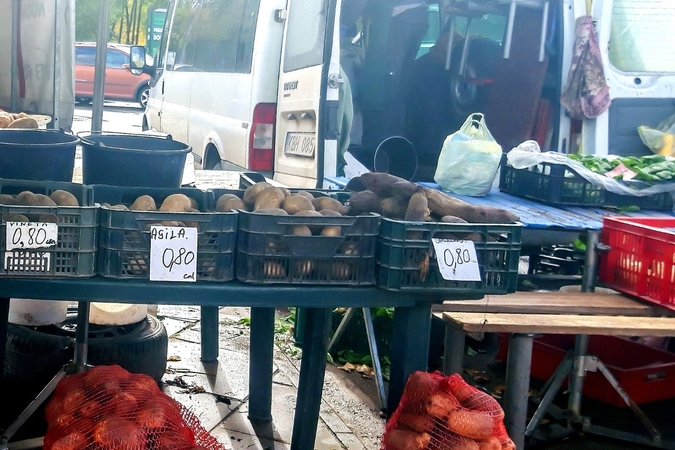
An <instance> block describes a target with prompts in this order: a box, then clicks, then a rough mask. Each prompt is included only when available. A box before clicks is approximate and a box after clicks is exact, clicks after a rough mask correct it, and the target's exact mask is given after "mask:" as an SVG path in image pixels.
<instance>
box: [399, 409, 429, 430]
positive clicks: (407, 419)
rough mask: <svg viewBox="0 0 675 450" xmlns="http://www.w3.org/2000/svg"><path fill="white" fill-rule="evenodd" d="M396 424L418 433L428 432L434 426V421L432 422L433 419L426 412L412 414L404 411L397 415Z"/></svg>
mask: <svg viewBox="0 0 675 450" xmlns="http://www.w3.org/2000/svg"><path fill="white" fill-rule="evenodd" d="M396 425H397V426H403V427H405V428H407V429H409V430H412V431H416V432H418V433H428V432H429V431H431V430H433V428H434V426H436V423H435V422H434V419H432V418H431V417H429V416H428V415H427V414H424V413H418V414H413V413H406V412H404V413H403V414H401V415H400V416H399V417H398V421H397V422H396Z"/></svg>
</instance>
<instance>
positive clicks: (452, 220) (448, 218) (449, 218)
mask: <svg viewBox="0 0 675 450" xmlns="http://www.w3.org/2000/svg"><path fill="white" fill-rule="evenodd" d="M439 222H443V223H469V222H467V221H466V220H464V219H462V218H461V217H457V216H443V217H441V220H439Z"/></svg>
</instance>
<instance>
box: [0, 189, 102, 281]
mask: <svg viewBox="0 0 675 450" xmlns="http://www.w3.org/2000/svg"><path fill="white" fill-rule="evenodd" d="M56 190H64V191H67V192H70V193H71V194H73V195H74V196H75V197H76V198H77V201H78V203H79V204H80V206H23V205H2V206H0V210H1V211H2V218H1V223H0V257H1V258H2V266H1V267H2V270H0V275H2V276H31V277H33V276H34V277H45V278H60V277H91V276H93V275H94V274H95V273H96V270H95V269H96V251H97V235H98V233H97V231H98V208H97V207H96V206H94V204H93V201H92V189H91V188H90V187H87V186H83V185H81V184H75V183H69V182H49V181H24V180H8V179H0V193H2V194H10V195H13V196H15V195H17V194H19V193H20V192H22V191H31V192H33V193H34V194H44V195H50V194H51V193H52V192H54V191H56ZM12 214H21V215H24V216H26V217H27V218H28V219H29V221H31V222H51V223H56V225H57V227H58V231H57V239H56V246H55V247H51V248H41V249H22V250H14V251H11V252H9V251H7V245H6V232H7V225H6V224H7V222H10V221H12V220H11V216H10V215H12ZM6 219H10V220H6Z"/></svg>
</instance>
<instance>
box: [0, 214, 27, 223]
mask: <svg viewBox="0 0 675 450" xmlns="http://www.w3.org/2000/svg"><path fill="white" fill-rule="evenodd" d="M2 220H4V221H5V222H29V220H28V217H26V216H24V215H23V214H16V213H12V214H7V215H5V216H3V217H2Z"/></svg>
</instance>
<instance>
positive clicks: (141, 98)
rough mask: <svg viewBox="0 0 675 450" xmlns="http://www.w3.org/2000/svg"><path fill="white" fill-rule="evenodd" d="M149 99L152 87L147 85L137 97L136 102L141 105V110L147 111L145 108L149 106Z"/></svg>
mask: <svg viewBox="0 0 675 450" xmlns="http://www.w3.org/2000/svg"><path fill="white" fill-rule="evenodd" d="M149 98H150V86H149V85H147V84H146V85H145V86H143V87H142V88H141V89H140V90H139V91H138V95H136V101H137V102H138V104H139V105H141V108H143V109H145V107H146V106H147V105H148V99H149Z"/></svg>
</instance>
